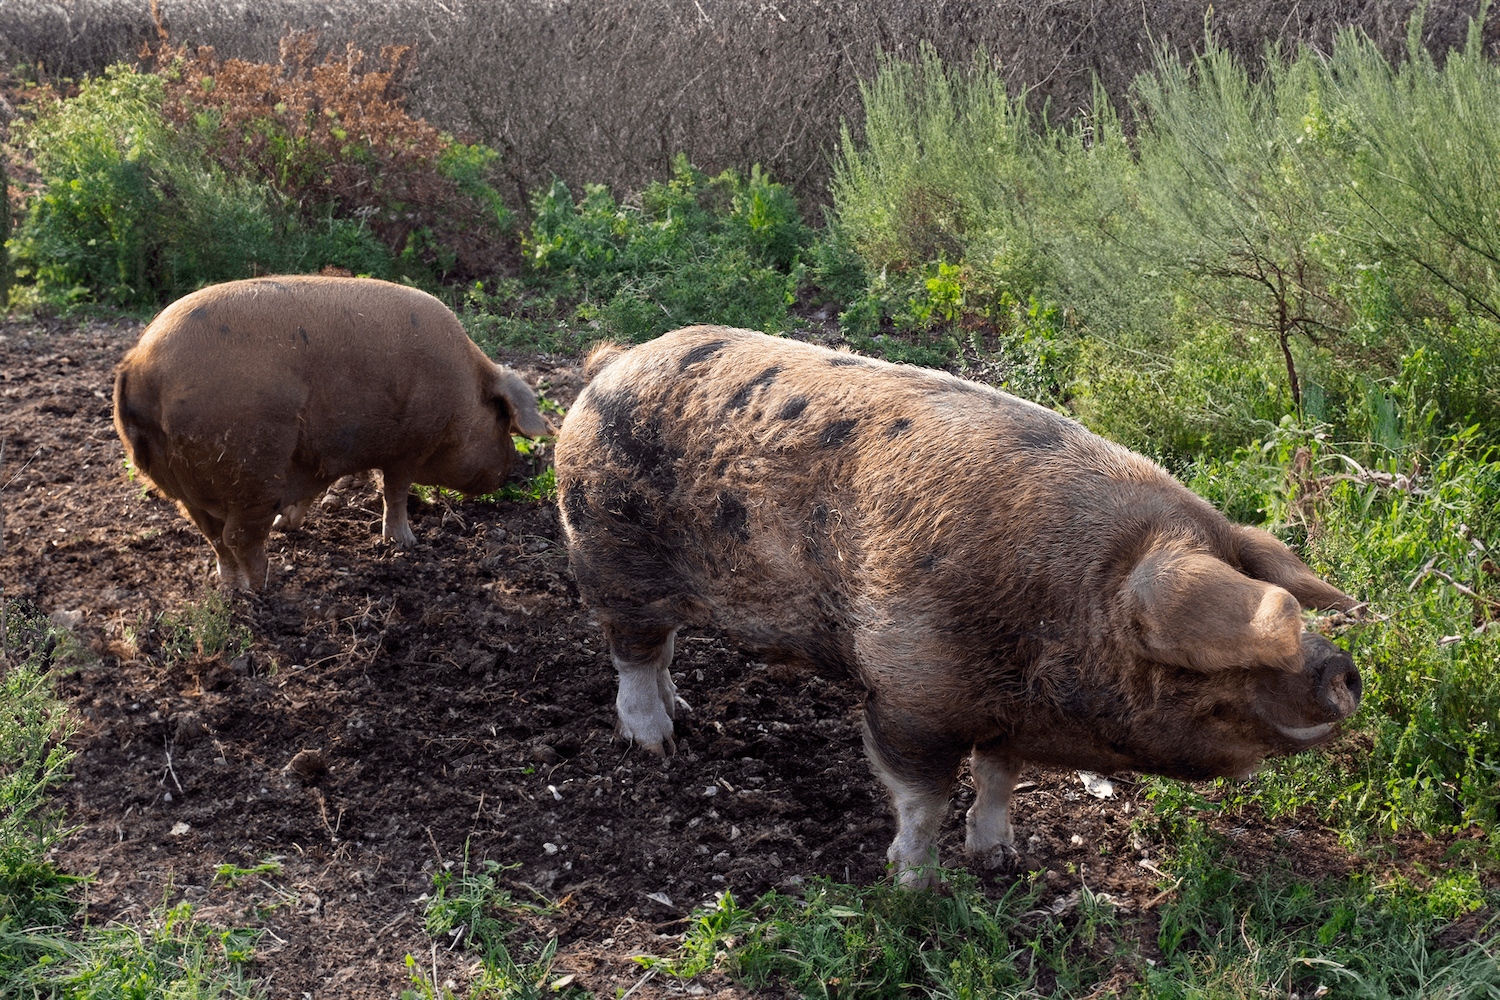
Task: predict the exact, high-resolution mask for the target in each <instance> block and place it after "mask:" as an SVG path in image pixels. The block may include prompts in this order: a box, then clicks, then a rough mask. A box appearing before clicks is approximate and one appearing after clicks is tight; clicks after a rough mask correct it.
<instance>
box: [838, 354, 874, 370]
mask: <svg viewBox="0 0 1500 1000" xmlns="http://www.w3.org/2000/svg"><path fill="white" fill-rule="evenodd" d="M828 363H829V364H830V365H832V366H833V367H834V368H853V367H855V366H857V365H867V364H869V363H870V362H868V361H866V360H865V359H864V358H861V357H859V356H857V355H854V354H840V355H839V356H838V357H834V358H829V359H828Z"/></svg>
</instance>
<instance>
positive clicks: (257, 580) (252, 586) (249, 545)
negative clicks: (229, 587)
mask: <svg viewBox="0 0 1500 1000" xmlns="http://www.w3.org/2000/svg"><path fill="white" fill-rule="evenodd" d="M275 518H276V512H275V511H271V512H269V513H265V514H260V515H252V514H247V513H246V512H245V511H241V510H230V511H229V513H228V514H227V515H225V517H224V545H225V547H226V548H228V549H229V551H230V552H231V553H233V555H234V557H235V562H236V563H237V564H238V565H239V568H240V573H241V576H240V579H239V580H238V581H237V582H236V584H235V585H236V586H237V587H239V589H241V590H260V589H261V588H262V587H264V586H265V585H266V576H267V571H268V569H269V562H270V560H268V559H267V558H266V537H267V536H268V535H270V533H271V522H272V521H273V520H275Z"/></svg>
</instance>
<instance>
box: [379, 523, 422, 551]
mask: <svg viewBox="0 0 1500 1000" xmlns="http://www.w3.org/2000/svg"><path fill="white" fill-rule="evenodd" d="M381 534H383V535H384V536H385V537H386V538H388V539H389V540H390V541H391V544H393V545H395V546H396V548H398V549H409V548H411V547H412V546H413V545H416V544H417V536H416V535H414V534H412V530H411V528H409V527H407V526H406V525H404V524H403V525H400V526H399V527H396V528H393V529H390V530H388V531H383V532H381Z"/></svg>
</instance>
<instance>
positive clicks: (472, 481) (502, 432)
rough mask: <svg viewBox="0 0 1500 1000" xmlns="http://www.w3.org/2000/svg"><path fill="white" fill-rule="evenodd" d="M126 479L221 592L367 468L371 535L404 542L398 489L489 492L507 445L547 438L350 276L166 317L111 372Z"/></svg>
mask: <svg viewBox="0 0 1500 1000" xmlns="http://www.w3.org/2000/svg"><path fill="white" fill-rule="evenodd" d="M114 402H115V428H116V430H117V431H118V433H119V435H120V439H121V441H123V442H124V444H125V449H126V452H127V454H128V456H129V458H130V460H131V462H132V463H133V464H134V466H135V467H136V469H138V470H139V471H140V472H141V473H143V474H144V475H146V476H147V477H149V478H150V480H151V481H152V482H153V483H155V485H156V486H157V487H158V488H159V489H160V490H161V491H162V492H163V493H165V494H166V495H167V496H169V497H171V498H172V499H174V500H176V501H177V503H178V505H179V506H180V507H181V508H182V510H183V513H185V514H186V515H187V516H188V517H189V518H191V519H192V521H193V523H194V524H196V525H197V526H198V527H199V529H200V530H202V532H203V534H204V535H205V536H206V537H207V538H208V540H209V542H210V544H212V545H213V548H214V552H215V554H216V556H217V559H218V571H219V578H220V581H221V583H222V584H223V585H224V586H225V587H229V588H239V589H244V590H252V589H256V588H259V587H260V586H261V585H262V584H263V583H264V582H265V579H266V571H267V557H266V539H267V535H268V534H269V532H270V529H271V525H272V523H273V521H275V519H276V518H277V516H278V514H283V515H284V519H285V521H286V522H288V523H289V524H290V525H292V526H296V525H297V524H299V523H300V522H301V520H302V517H303V515H304V514H305V513H306V511H307V508H308V505H309V504H310V503H311V501H312V499H313V498H314V497H316V496H317V495H318V494H319V493H320V492H322V491H323V489H324V488H326V487H327V486H328V485H329V484H330V483H332V482H334V481H335V480H337V479H339V478H340V477H341V476H344V475H347V474H349V473H354V472H362V471H365V470H367V469H379V470H381V473H382V477H383V480H384V492H385V517H384V520H383V524H382V534H383V535H384V536H385V537H387V538H390V539H391V540H392V541H394V542H395V543H396V544H397V545H403V546H406V545H412V544H414V543H415V541H416V538H415V536H414V535H413V534H412V530H411V526H410V524H409V522H408V519H407V512H406V499H407V493H408V491H409V490H410V488H411V485H412V483H413V482H421V483H425V484H428V485H433V486H446V487H449V488H451V489H456V490H461V491H463V492H465V493H487V492H491V491H493V490H495V489H498V488H499V487H500V485H501V484H502V483H504V481H505V479H506V477H507V476H508V474H509V472H510V469H511V465H512V463H513V462H514V461H515V460H516V451H515V446H514V444H513V442H512V441H511V435H512V434H513V433H515V434H523V435H527V436H533V437H534V436H537V435H540V434H545V433H549V432H550V428H549V427H548V426H547V423H546V421H545V420H544V419H543V418H542V416H541V414H540V413H539V411H538V409H537V401H536V394H535V393H534V392H533V391H532V389H531V387H530V386H528V385H527V384H526V382H525V381H524V380H523V379H522V378H521V377H520V376H519V375H517V374H516V373H515V372H514V371H512V370H511V369H509V368H506V367H504V366H503V365H498V364H496V363H495V362H493V361H491V360H490V359H489V358H487V357H486V356H485V355H484V352H482V351H481V350H480V349H479V348H478V347H476V346H475V344H474V342H473V341H472V340H470V339H469V337H468V335H467V334H466V333H465V332H464V329H463V326H462V325H461V324H460V323H459V322H458V319H457V317H455V316H454V315H453V313H452V312H451V311H449V310H448V308H447V307H446V306H444V305H443V304H442V303H441V302H439V301H438V300H437V299H435V298H433V297H432V296H431V295H428V294H426V293H425V292H421V291H418V290H417V289H414V288H408V287H406V286H403V285H397V284H392V283H390V282H385V281H376V280H373V279H363V278H334V277H317V276H302V277H295V276H294V277H278V278H257V279H252V280H247V281H232V282H228V283H225V284H221V285H213V286H211V287H208V288H205V289H202V290H201V291H198V292H194V293H193V294H191V295H188V296H186V297H185V298H182V299H179V300H178V301H176V302H174V303H173V304H172V305H170V306H168V307H167V308H166V309H165V310H163V311H162V312H161V314H160V315H158V316H157V317H156V319H155V320H153V321H152V323H151V325H150V326H148V327H147V328H146V330H145V332H144V333H143V334H142V335H141V339H140V342H139V343H137V344H136V346H135V347H134V348H133V349H132V350H131V351H130V352H129V353H128V354H127V355H126V356H125V359H124V360H123V361H122V362H121V363H120V365H119V367H118V368H117V370H116V373H115V391H114Z"/></svg>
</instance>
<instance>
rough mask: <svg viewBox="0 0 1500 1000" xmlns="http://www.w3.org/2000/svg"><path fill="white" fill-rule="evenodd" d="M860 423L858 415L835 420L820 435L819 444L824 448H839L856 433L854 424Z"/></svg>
mask: <svg viewBox="0 0 1500 1000" xmlns="http://www.w3.org/2000/svg"><path fill="white" fill-rule="evenodd" d="M858 423H859V418H858V417H852V418H850V419H848V420H835V421H834V422H833V423H831V424H829V425H828V426H827V427H825V428H823V433H821V434H819V435H818V445H819V446H820V447H823V448H837V447H838V446H839V445H841V444H843V443H844V442H845V441H848V440H849V437H850V435H852V434H853V433H854V426H855V425H856V424H858Z"/></svg>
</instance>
